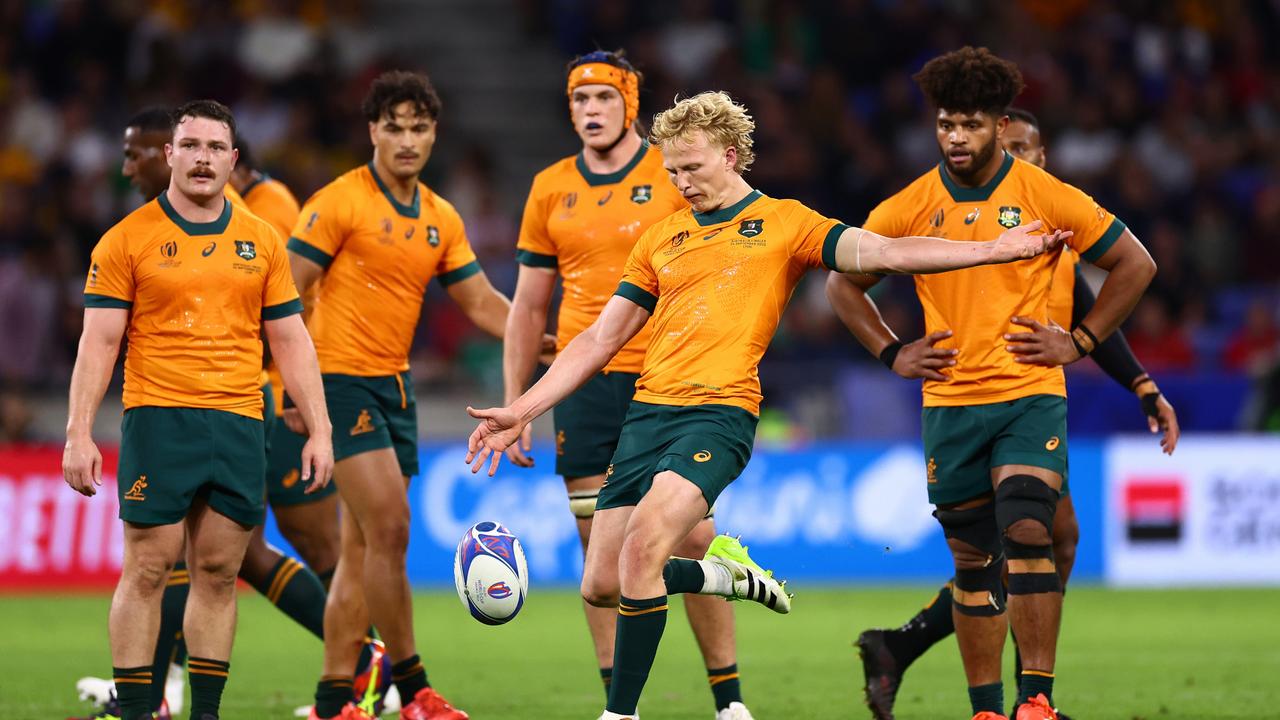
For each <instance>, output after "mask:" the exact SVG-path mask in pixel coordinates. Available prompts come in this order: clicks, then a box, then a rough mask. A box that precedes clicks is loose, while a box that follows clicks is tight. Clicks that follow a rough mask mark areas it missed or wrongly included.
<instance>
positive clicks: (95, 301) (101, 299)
mask: <svg viewBox="0 0 1280 720" xmlns="http://www.w3.org/2000/svg"><path fill="white" fill-rule="evenodd" d="M84 306H85V307H87V308H118V309H121V310H128V309H129V308H131V307H133V303H132V302H129V301H128V300H121V299H120V298H114V297H111V296H110V295H98V294H95V293H85V294H84Z"/></svg>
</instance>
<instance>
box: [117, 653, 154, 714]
mask: <svg viewBox="0 0 1280 720" xmlns="http://www.w3.org/2000/svg"><path fill="white" fill-rule="evenodd" d="M111 677H112V680H114V681H115V684H116V701H117V702H119V703H120V717H121V718H122V719H123V720H140V719H141V718H150V717H151V711H152V710H154V709H155V708H153V707H152V706H151V705H150V702H151V668H149V667H146V666H143V667H135V668H122V667H113V668H111ZM161 684H163V681H162V682H161Z"/></svg>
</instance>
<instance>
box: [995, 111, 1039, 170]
mask: <svg viewBox="0 0 1280 720" xmlns="http://www.w3.org/2000/svg"><path fill="white" fill-rule="evenodd" d="M1000 141H1001V143H1002V144H1003V145H1004V149H1005V150H1008V151H1009V153H1010V154H1011V155H1013V156H1014V157H1016V158H1018V159H1019V160H1026V161H1027V162H1029V163H1031V164H1032V165H1038V166H1040V167H1044V145H1041V144H1040V129H1039V128H1037V127H1036V126H1034V125H1032V124H1031V123H1029V122H1024V121H1022V120H1010V121H1009V124H1008V125H1007V126H1006V127H1005V129H1004V134H1003V135H1001V136H1000Z"/></svg>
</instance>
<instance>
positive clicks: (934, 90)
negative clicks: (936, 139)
mask: <svg viewBox="0 0 1280 720" xmlns="http://www.w3.org/2000/svg"><path fill="white" fill-rule="evenodd" d="M912 77H913V79H914V80H915V81H916V84H917V85H919V86H920V91H921V92H923V93H924V96H925V98H926V99H927V100H928V101H929V104H930V105H932V106H933V107H935V108H937V109H939V110H949V111H954V112H962V113H972V112H987V113H991V114H996V115H1003V114H1004V113H1005V111H1006V110H1008V108H1009V106H1010V105H1012V104H1013V100H1014V98H1016V97H1018V93H1020V92H1022V88H1023V87H1024V84H1023V82H1022V72H1021V71H1019V70H1018V66H1017V65H1015V64H1014V63H1012V62H1010V61H1008V60H1005V59H1004V58H1001V57H998V56H997V55H995V54H993V53H992V52H991V51H990V50H988V49H986V48H984V47H980V48H975V47H971V46H967V45H966V46H965V47H962V48H960V49H959V50H956V51H953V52H949V53H947V54H946V55H940V56H938V57H936V58H934V59H932V60H930V61H929V62H927V63H925V64H924V67H923V68H921V69H920V72H918V73H916V74H915V75H914V76H912Z"/></svg>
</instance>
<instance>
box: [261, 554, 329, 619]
mask: <svg viewBox="0 0 1280 720" xmlns="http://www.w3.org/2000/svg"><path fill="white" fill-rule="evenodd" d="M253 587H254V589H256V590H257V591H258V592H260V593H262V594H263V595H265V596H266V598H267V599H268V600H270V601H271V604H273V605H275V606H276V607H278V608H280V611H281V612H283V613H284V614H285V615H288V616H289V617H290V618H293V620H294V621H295V622H297V623H298V624H299V625H301V626H302V627H304V628H306V629H308V630H310V631H311V634H312V635H315V636H316V637H318V638H320V639H321V640H323V639H324V601H325V596H326V593H325V590H324V584H323V583H321V582H320V578H318V577H316V574H315V573H313V572H311V569H310V568H308V567H307V566H306V565H303V564H302V563H300V562H298V561H297V560H294V559H293V558H291V557H282V558H280V561H279V562H277V563H276V565H275V567H273V568H271V572H269V573H267V577H266V578H265V579H263V580H262V582H261V583H255V584H254V586H253Z"/></svg>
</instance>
